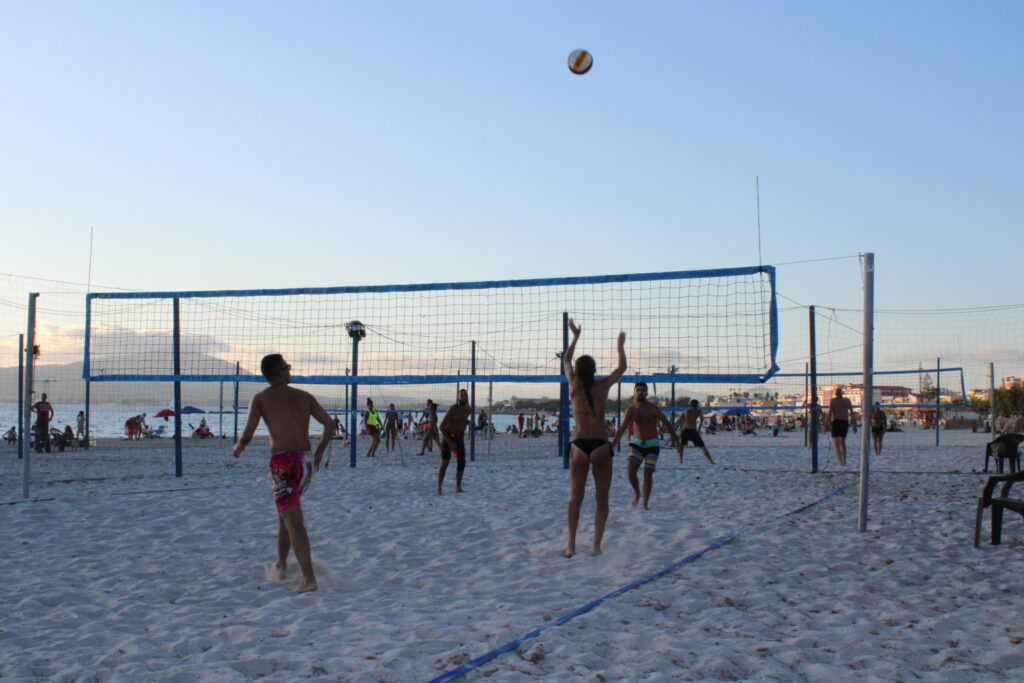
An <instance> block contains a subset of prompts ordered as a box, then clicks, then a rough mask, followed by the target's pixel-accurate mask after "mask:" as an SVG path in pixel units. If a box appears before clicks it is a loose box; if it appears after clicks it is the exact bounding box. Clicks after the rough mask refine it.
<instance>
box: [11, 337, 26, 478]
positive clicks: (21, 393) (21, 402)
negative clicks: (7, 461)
mask: <svg viewBox="0 0 1024 683" xmlns="http://www.w3.org/2000/svg"><path fill="white" fill-rule="evenodd" d="M24 430H25V335H24V334H19V335H18V428H17V429H15V430H14V431H15V432H17V436H18V460H21V459H22V458H24V457H25V454H24V453H22V451H21V442H22V441H23V439H22V437H23V436H24Z"/></svg>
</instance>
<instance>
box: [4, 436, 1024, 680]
mask: <svg viewBox="0 0 1024 683" xmlns="http://www.w3.org/2000/svg"><path fill="white" fill-rule="evenodd" d="M857 438H859V434H858V435H857V437H851V447H850V448H851V454H850V458H849V461H850V463H851V465H853V466H852V467H851V471H849V472H840V471H837V467H836V464H835V459H834V458H833V457H832V454H831V449H830V445H829V443H828V439H827V438H824V437H823V438H822V439H821V441H820V444H821V467H822V470H823V471H822V472H820V473H818V474H810V473H809V469H810V455H809V452H808V450H807V449H806V448H805V447H804V446H803V435H802V434H799V433H788V434H784V435H782V436H780V437H778V438H772V437H770V436H767V435H763V434H762V435H760V436H757V437H749V436H747V437H743V436H739V435H737V434H734V433H730V434H719V435H715V436H710V437H707V442H708V446H709V448H710V449H711V453H712V455H713V457H714V458H715V460H716V462H717V463H718V464H717V465H714V466H712V465H710V464H708V463H707V462H706V461H705V460H704V457H703V456H702V455H701V454H700V452H699V451H698V450H696V449H693V448H688V449H687V451H686V457H685V460H684V464H683V466H680V465H679V464H678V462H677V458H676V455H675V452H674V451H673V450H671V449H663V450H662V456H661V460H660V463H659V467H658V470H657V472H656V474H655V478H654V493H653V495H652V498H651V509H650V510H647V511H644V510H639V509H634V508H631V507H630V505H629V502H630V499H631V498H632V493H631V491H630V488H629V485H628V483H627V481H626V477H625V463H626V458H625V454H626V453H625V449H624V450H623V452H622V453H621V454H620V455H619V456H617V457H616V458H615V462H614V466H615V478H614V480H613V484H612V496H611V515H610V517H609V520H608V527H607V532H606V535H605V541H604V548H603V549H604V553H603V555H601V556H597V557H591V556H590V555H589V554H587V553H586V552H580V553H578V554H577V555H576V556H575V557H573V558H570V559H566V558H565V557H563V556H562V551H563V550H564V548H565V542H566V536H565V534H566V531H565V506H566V502H567V500H568V475H567V472H566V471H565V470H563V469H562V467H561V460H560V458H559V457H557V455H556V448H555V440H554V437H543V438H540V439H516V438H512V437H507V436H499V437H497V438H495V439H494V440H493V441H491V442H490V443H488V442H485V441H482V440H478V441H477V459H476V461H475V462H471V463H470V464H469V465H468V467H467V469H466V475H465V488H466V492H465V493H463V494H458V495H456V494H454V493H452V491H453V490H454V474H455V472H454V466H452V467H450V468H449V472H448V481H447V482H446V486H445V490H446V492H445V495H442V496H438V495H437V493H436V470H437V464H438V456H437V452H436V451H435V452H434V454H432V455H430V454H428V455H427V456H422V457H420V456H416V455H414V453H415V452H417V451H418V446H419V443H418V442H412V441H403V442H402V451H403V452H402V453H401V454H399V453H397V452H396V453H394V454H388V453H386V452H384V451H383V447H382V449H381V451H380V455H381V457H379V458H376V459H374V460H360V462H359V465H358V467H356V468H350V467H348V455H347V452H345V453H342V452H341V451H340V448H339V446H338V445H337V444H336V445H335V446H334V447H333V453H332V454H331V463H330V466H329V467H328V468H326V469H324V470H322V471H321V472H320V473H319V474H317V475H316V476H315V477H314V480H313V483H312V486H311V487H310V489H309V490H308V491H307V493H306V495H305V497H304V499H303V509H304V513H305V518H306V525H307V527H308V529H309V534H310V540H311V543H312V548H313V558H314V561H315V563H316V566H317V568H318V570H319V574H318V579H319V584H320V590H318V591H316V592H313V593H306V594H303V595H294V594H293V593H292V589H293V588H294V585H295V584H296V583H297V582H298V572H297V568H296V567H295V565H294V560H292V564H291V567H290V568H291V572H290V574H289V575H288V576H286V577H284V579H283V580H277V577H273V576H272V574H271V573H270V572H269V570H268V565H271V564H272V563H273V562H274V560H275V552H276V541H275V534H276V522H275V512H274V507H273V502H272V499H271V495H270V488H269V484H268V482H267V476H266V466H267V459H268V454H267V453H266V443H265V441H264V442H260V441H259V440H257V441H255V442H254V443H253V444H252V445H250V447H249V448H248V449H247V451H246V453H245V455H244V456H243V458H242V460H241V461H236V460H235V459H234V458H233V457H231V455H230V443H229V442H228V441H222V440H218V441H203V442H199V441H191V440H188V441H185V442H184V443H185V448H184V458H183V460H184V472H185V475H184V477H182V478H176V477H174V452H173V442H172V441H170V440H162V441H144V442H126V441H114V440H111V441H108V442H102V441H101V443H100V444H99V445H98V447H96V448H94V449H91V450H90V451H88V452H85V451H81V450H80V451H78V452H77V453H70V452H65V453H63V454H58V453H54V454H49V455H47V454H42V455H36V454H33V455H32V459H31V472H32V488H31V497H30V499H29V500H28V501H25V502H23V499H22V497H21V462H20V461H19V460H17V456H16V453H14V451H13V449H11V448H9V447H6V448H4V449H3V450H0V475H2V479H0V503H4V504H2V505H0V552H2V555H0V567H2V572H0V575H2V577H3V580H2V581H0V678H3V679H5V680H12V681H20V680H25V681H37V680H60V681H75V680H90V681H91V680H124V681H146V680H154V681H156V680H159V681H194V680H216V681H236V680H237V681H247V680H256V679H266V680H281V681H285V680H295V679H316V680H325V681H366V682H370V681H374V682H376V681H427V680H431V679H433V678H435V677H437V676H440V675H442V674H444V673H445V672H447V671H451V670H454V669H456V668H457V667H459V666H460V665H463V664H465V663H467V662H471V661H472V660H475V659H477V658H479V657H482V656H484V655H486V654H488V653H489V652H492V651H493V650H495V649H496V648H500V647H501V646H503V645H506V644H508V643H512V642H514V641H517V640H518V639H522V638H523V637H524V636H527V635H528V634H534V635H535V637H532V638H528V639H526V640H523V641H522V642H521V643H517V644H516V645H515V646H513V647H511V648H510V649H509V651H508V652H506V653H504V654H501V655H500V656H496V657H494V658H493V659H490V660H489V661H487V662H485V663H483V664H481V665H480V666H478V667H476V668H473V669H471V670H470V671H468V672H467V673H466V674H465V676H464V678H463V679H462V680H480V679H487V678H490V679H492V680H500V681H518V680H522V681H527V680H529V681H533V680H543V681H565V680H570V679H577V678H578V679H582V680H594V681H633V680H665V679H679V680H710V681H735V680H777V681H835V680H866V681H911V680H917V679H924V680H939V681H993V680H1022V679H1024V621H1022V620H1021V618H1020V610H1021V606H1022V601H1021V597H1020V593H1019V584H1020V578H1021V576H1024V525H1022V524H1021V523H1020V520H1019V518H1018V517H1017V516H1016V515H1013V516H1008V517H1007V518H1006V520H1005V524H1004V537H1003V544H1002V545H1001V546H991V545H989V544H988V535H989V533H988V528H989V517H988V515H987V514H986V517H985V527H984V533H983V545H982V546H981V547H980V548H978V549H974V548H973V547H972V534H973V526H974V515H975V506H976V501H977V498H978V495H979V493H980V491H981V488H982V486H983V484H984V481H985V475H982V474H980V473H977V472H975V471H974V470H980V469H981V467H982V464H983V459H984V458H983V447H984V443H985V442H986V440H987V436H986V435H984V434H972V433H969V432H944V433H943V434H942V446H940V447H938V448H936V447H935V445H934V441H935V436H934V433H933V432H919V431H911V432H905V433H896V434H889V435H887V436H886V443H885V450H884V452H883V454H882V455H881V456H880V457H877V458H872V461H871V463H872V466H871V472H872V477H871V500H870V508H869V516H870V519H869V524H868V531H867V532H866V533H860V532H858V531H857V528H856V527H857V495H858V492H857V483H858V474H857V472H856V471H855V470H856V463H858V462H859V452H860V448H859V442H858V441H857ZM366 447H367V445H366V444H363V443H361V444H360V450H361V451H362V452H365V450H366ZM1020 493H1021V495H1022V496H1024V485H1021V491H1020ZM829 494H832V495H829ZM823 498H824V500H822V499H823ZM808 505H810V506H809V507H806V508H805V509H802V510H801V508H803V507H804V506H808ZM788 513H791V514H788ZM592 528H593V491H592V488H591V487H590V486H588V492H587V500H586V502H585V503H584V508H583V513H582V517H581V525H580V534H579V537H578V541H577V542H578V548H579V549H581V550H585V549H587V548H588V547H589V543H590V539H591V533H592ZM737 534H739V535H737ZM725 538H732V540H731V541H729V542H728V543H723V544H720V545H718V546H717V547H715V548H713V549H712V550H710V551H708V552H706V553H704V554H702V555H700V556H699V557H696V558H695V559H692V560H691V561H689V562H685V563H682V564H679V565H678V566H676V567H675V568H673V569H672V570H670V571H667V572H665V573H663V574H661V575H660V576H657V577H656V578H653V579H651V580H650V581H647V582H645V583H642V584H640V585H638V586H636V587H634V588H632V589H630V590H626V591H623V592H621V593H618V594H614V595H610V594H612V593H614V592H615V591H616V590H618V589H619V588H622V587H624V586H627V585H629V584H632V583H634V582H636V581H637V580H639V579H643V578H645V577H649V576H651V575H652V574H654V573H656V572H659V571H661V570H663V569H664V568H666V567H669V566H670V565H673V564H674V563H677V562H679V561H680V560H682V559H683V558H686V557H688V556H690V555H693V554H695V553H698V552H699V551H701V550H703V549H705V548H707V547H708V546H709V545H712V544H715V543H716V542H717V541H719V540H721V539H725ZM601 598H605V599H604V600H601ZM595 602H596V604H594V605H593V608H592V609H590V610H589V611H586V612H583V613H580V614H578V615H577V616H574V617H572V618H569V619H567V620H564V621H561V620H562V619H563V618H564V617H566V616H567V615H571V614H573V613H574V612H576V611H577V610H579V609H580V608H581V607H583V606H585V605H588V604H591V603H595ZM538 630H539V632H538Z"/></svg>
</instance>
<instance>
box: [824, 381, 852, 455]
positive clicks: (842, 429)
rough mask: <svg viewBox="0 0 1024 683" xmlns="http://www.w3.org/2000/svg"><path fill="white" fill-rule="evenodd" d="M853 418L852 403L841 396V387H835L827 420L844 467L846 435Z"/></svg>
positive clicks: (837, 453)
mask: <svg viewBox="0 0 1024 683" xmlns="http://www.w3.org/2000/svg"><path fill="white" fill-rule="evenodd" d="M854 418H855V415H854V414H853V404H852V403H851V402H850V399H848V398H846V397H845V396H843V388H842V387H836V395H835V397H834V398H833V399H832V400H831V401H829V404H828V422H829V425H830V426H831V427H832V443H833V444H834V445H835V447H836V459H837V460H839V466H840V467H846V435H847V433H848V432H849V431H850V425H851V424H853V421H854ZM854 429H855V431H856V428H854Z"/></svg>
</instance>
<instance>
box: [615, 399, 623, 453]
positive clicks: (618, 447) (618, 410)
mask: <svg viewBox="0 0 1024 683" xmlns="http://www.w3.org/2000/svg"><path fill="white" fill-rule="evenodd" d="M615 386H617V387H618V388H619V397H618V398H616V399H615V429H616V430H617V429H618V428H619V427H621V426H622V382H616V383H615ZM615 452H616V453H621V452H622V442H621V441H620V442H619V443H617V444H615Z"/></svg>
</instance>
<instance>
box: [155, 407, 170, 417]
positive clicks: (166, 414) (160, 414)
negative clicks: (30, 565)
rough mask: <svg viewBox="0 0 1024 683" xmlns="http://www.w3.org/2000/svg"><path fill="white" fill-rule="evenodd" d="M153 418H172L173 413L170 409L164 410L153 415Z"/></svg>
mask: <svg viewBox="0 0 1024 683" xmlns="http://www.w3.org/2000/svg"><path fill="white" fill-rule="evenodd" d="M153 417H174V411H173V410H171V409H170V408H164V409H163V410H158V411H157V412H155V413H153Z"/></svg>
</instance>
